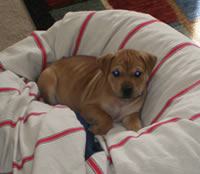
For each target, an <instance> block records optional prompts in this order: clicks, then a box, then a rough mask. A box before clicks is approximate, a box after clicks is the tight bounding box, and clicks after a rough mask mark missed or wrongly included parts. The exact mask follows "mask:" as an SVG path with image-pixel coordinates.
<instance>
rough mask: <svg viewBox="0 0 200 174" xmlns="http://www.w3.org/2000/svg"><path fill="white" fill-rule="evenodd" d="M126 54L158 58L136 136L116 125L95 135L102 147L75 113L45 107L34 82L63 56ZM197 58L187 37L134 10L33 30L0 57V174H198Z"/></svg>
mask: <svg viewBox="0 0 200 174" xmlns="http://www.w3.org/2000/svg"><path fill="white" fill-rule="evenodd" d="M125 48H133V49H137V50H142V51H146V52H149V53H152V54H154V55H156V56H157V57H158V61H157V64H156V66H155V68H154V70H153V72H152V74H151V75H150V78H149V82H148V96H147V98H146V101H145V105H144V107H143V109H142V117H141V119H142V122H143V128H142V129H141V130H140V131H139V132H133V131H127V130H125V128H124V127H122V126H121V125H118V124H115V125H114V128H113V129H111V130H110V131H109V132H108V133H107V134H106V135H105V136H96V138H97V139H98V142H99V143H100V144H101V148H97V146H99V143H98V142H97V143H94V144H91V143H88V142H89V139H88V132H87V126H84V124H82V121H81V120H80V119H77V117H78V116H77V115H76V114H75V113H74V112H73V111H72V110H70V109H69V108H68V107H66V106H60V105H57V106H49V105H47V104H45V103H43V102H42V100H41V97H40V95H39V91H38V87H37V84H36V83H35V81H36V80H37V78H38V76H39V74H40V73H41V71H43V70H44V69H45V68H46V67H47V66H48V65H49V64H50V63H52V62H53V61H55V60H58V59H60V58H62V57H63V56H71V55H83V54H85V55H93V56H100V55H103V54H106V53H109V52H113V51H116V50H119V49H125ZM199 55H200V49H199V47H198V46H197V45H196V44H195V43H194V42H192V41H191V40H189V39H188V38H186V37H185V36H184V35H182V34H180V33H179V32H177V31H175V30H174V29H172V28H171V27H169V26H168V25H166V24H164V23H162V22H161V21H159V20H157V19H155V18H153V17H152V16H150V15H146V14H142V13H136V12H131V11H123V10H109V11H99V12H94V11H88V12H75V13H68V14H66V16H65V17H64V18H63V19H62V20H61V21H58V22H57V23H55V24H54V26H53V27H51V28H50V29H49V30H48V31H35V32H34V33H33V34H32V35H31V36H29V37H27V38H25V39H24V40H22V41H20V42H19V43H17V44H15V45H13V46H11V47H9V48H8V49H6V50H4V51H3V52H1V53H0V69H1V72H0V98H1V100H0V103H1V104H0V138H1V139H3V140H4V141H0V173H13V174H20V173H26V174H28V173H33V174H34V173H37V174H39V173H42V174H43V173H48V174H51V173H52V174H53V173H57V174H59V173H60V174H63V173H70V174H72V173H75V174H79V173H80V174H84V173H88V174H93V173H96V174H112V173H113V174H114V173H120V174H121V173H127V174H129V173H137V174H144V173H149V174H160V173H162V174H168V173H171V174H177V173H180V174H183V173H192V174H198V173H199V171H200V166H199V162H200V145H199V144H200V138H199V131H200V119H199V118H200V107H199V103H200V99H199V96H200V69H199V65H200V58H199ZM92 141H96V140H95V139H93V140H92ZM90 142H91V141H90ZM91 146H92V149H93V150H92V151H93V152H92V153H88V154H89V155H88V154H87V155H86V153H87V151H89V148H91ZM95 149H96V150H95ZM102 149H103V150H102ZM94 152H95V153H94ZM86 156H87V157H86Z"/></svg>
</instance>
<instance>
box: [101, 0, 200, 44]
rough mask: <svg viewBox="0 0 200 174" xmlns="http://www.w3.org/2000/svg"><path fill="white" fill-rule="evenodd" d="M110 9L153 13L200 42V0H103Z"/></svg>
mask: <svg viewBox="0 0 200 174" xmlns="http://www.w3.org/2000/svg"><path fill="white" fill-rule="evenodd" d="M102 2H103V4H104V5H105V7H106V8H108V9H127V10H134V11H138V12H144V13H148V14H151V15H152V16H154V17H156V18H158V19H159V20H161V21H163V22H165V23H167V24H169V25H170V26H172V27H173V28H175V29H177V30H178V31H180V32H182V33H183V34H185V35H186V36H188V37H190V38H191V39H193V40H194V41H195V42H196V43H198V44H200V0H150V1H149V0H139V1H138V0H102Z"/></svg>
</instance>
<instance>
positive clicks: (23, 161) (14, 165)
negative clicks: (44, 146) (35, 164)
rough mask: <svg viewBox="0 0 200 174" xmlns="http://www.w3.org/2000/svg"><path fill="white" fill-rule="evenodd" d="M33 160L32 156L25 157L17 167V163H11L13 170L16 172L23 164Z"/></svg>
mask: <svg viewBox="0 0 200 174" xmlns="http://www.w3.org/2000/svg"><path fill="white" fill-rule="evenodd" d="M33 158H34V154H33V155H32V156H29V157H26V158H24V159H23V160H22V163H21V165H18V164H17V163H13V168H17V169H18V170H22V169H23V167H24V164H25V163H26V162H28V161H31V160H32V159H33Z"/></svg>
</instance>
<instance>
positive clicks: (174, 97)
mask: <svg viewBox="0 0 200 174" xmlns="http://www.w3.org/2000/svg"><path fill="white" fill-rule="evenodd" d="M199 84H200V81H198V82H196V83H194V84H192V85H191V86H189V87H187V88H186V89H184V90H182V91H181V92H179V93H178V94H176V95H175V96H173V97H172V98H171V99H169V100H168V102H167V103H166V104H165V106H164V107H163V109H162V110H161V111H160V113H159V114H158V115H157V116H156V118H155V119H154V120H153V121H152V123H151V124H154V123H156V122H157V121H158V119H159V118H160V117H161V115H162V114H163V112H164V111H165V110H166V109H167V108H168V107H169V106H170V104H171V103H172V102H173V101H174V100H175V99H176V98H178V97H180V96H182V95H183V94H184V93H186V92H187V91H189V90H190V89H192V88H194V87H195V86H197V85H199Z"/></svg>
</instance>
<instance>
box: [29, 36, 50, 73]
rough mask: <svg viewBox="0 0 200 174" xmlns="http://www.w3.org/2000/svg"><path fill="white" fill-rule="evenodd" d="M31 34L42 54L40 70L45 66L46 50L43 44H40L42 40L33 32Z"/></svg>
mask: <svg viewBox="0 0 200 174" xmlns="http://www.w3.org/2000/svg"><path fill="white" fill-rule="evenodd" d="M31 35H32V36H33V38H34V39H35V41H36V43H37V45H38V47H39V48H40V50H41V52H42V56H43V61H42V71H43V70H44V69H45V68H46V66H47V54H46V51H45V49H44V46H43V45H42V42H41V41H40V39H39V37H38V36H37V35H36V34H35V33H32V34H31Z"/></svg>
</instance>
